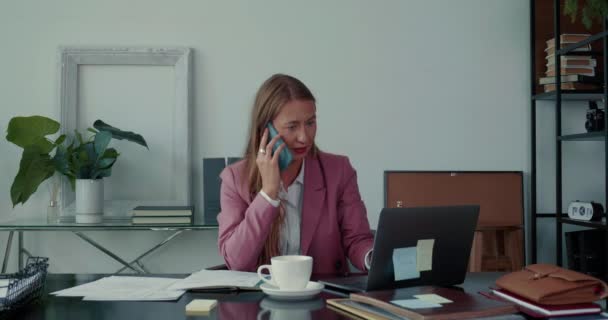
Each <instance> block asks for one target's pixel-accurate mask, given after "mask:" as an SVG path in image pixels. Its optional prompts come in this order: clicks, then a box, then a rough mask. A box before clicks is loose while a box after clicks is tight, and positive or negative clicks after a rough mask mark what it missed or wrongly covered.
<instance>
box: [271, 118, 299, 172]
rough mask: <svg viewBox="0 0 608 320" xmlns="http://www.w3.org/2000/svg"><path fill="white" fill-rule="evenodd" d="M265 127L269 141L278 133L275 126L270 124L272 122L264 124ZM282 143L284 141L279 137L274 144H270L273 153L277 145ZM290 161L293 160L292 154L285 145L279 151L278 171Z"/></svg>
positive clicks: (283, 168)
mask: <svg viewBox="0 0 608 320" xmlns="http://www.w3.org/2000/svg"><path fill="white" fill-rule="evenodd" d="M266 127H267V128H268V134H269V136H268V141H270V140H271V139H272V138H274V137H276V136H277V135H278V134H279V132H278V131H277V129H275V127H274V126H273V125H272V123H270V122H269V123H268V125H266ZM283 143H285V141H283V139H281V138H279V140H277V143H275V144H274V146H272V152H273V154H274V152H275V151H276V150H277V149H278V148H279V146H280V145H281V144H283ZM292 161H293V155H292V154H291V152H290V151H289V148H288V147H287V146H285V148H283V151H281V154H279V171H283V170H285V169H286V168H287V166H289V164H290V163H291V162H292Z"/></svg>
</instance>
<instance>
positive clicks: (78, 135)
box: [74, 130, 84, 144]
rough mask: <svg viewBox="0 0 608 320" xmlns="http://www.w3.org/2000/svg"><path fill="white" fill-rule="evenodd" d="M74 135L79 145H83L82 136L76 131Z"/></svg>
mask: <svg viewBox="0 0 608 320" xmlns="http://www.w3.org/2000/svg"><path fill="white" fill-rule="evenodd" d="M74 135H75V136H76V139H78V143H79V144H84V140H82V135H81V134H80V132H78V130H74Z"/></svg>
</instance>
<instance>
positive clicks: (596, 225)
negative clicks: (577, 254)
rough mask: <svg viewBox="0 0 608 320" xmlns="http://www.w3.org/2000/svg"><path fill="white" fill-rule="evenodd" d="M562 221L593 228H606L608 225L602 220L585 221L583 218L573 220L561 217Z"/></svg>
mask: <svg viewBox="0 0 608 320" xmlns="http://www.w3.org/2000/svg"><path fill="white" fill-rule="evenodd" d="M562 223H565V224H573V225H577V226H583V227H589V228H595V229H608V226H607V225H606V223H605V222H603V221H585V220H574V219H570V218H562Z"/></svg>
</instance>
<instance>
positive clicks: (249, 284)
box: [169, 270, 260, 290]
mask: <svg viewBox="0 0 608 320" xmlns="http://www.w3.org/2000/svg"><path fill="white" fill-rule="evenodd" d="M259 282H260V278H259V277H258V274H257V273H255V272H242V271H229V270H201V271H199V272H195V273H193V274H191V275H190V276H189V277H187V278H186V279H182V280H180V281H178V282H176V283H175V284H173V285H172V286H170V287H169V289H172V290H187V289H194V288H213V287H215V288H217V287H239V288H253V287H255V286H256V285H257V284H258V283H259Z"/></svg>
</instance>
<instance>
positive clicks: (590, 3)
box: [564, 0, 608, 29]
mask: <svg viewBox="0 0 608 320" xmlns="http://www.w3.org/2000/svg"><path fill="white" fill-rule="evenodd" d="M579 1H583V0H565V2H564V15H569V16H570V18H571V19H572V22H575V21H576V16H577V14H578V12H579V10H578V7H579ZM584 2H585V3H584V4H583V5H582V8H581V10H580V12H581V17H582V22H583V24H584V25H585V27H586V28H587V29H591V26H592V25H593V19H595V20H596V21H597V22H599V23H602V22H603V21H602V20H603V19H604V18H605V17H606V16H607V15H608V0H584Z"/></svg>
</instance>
